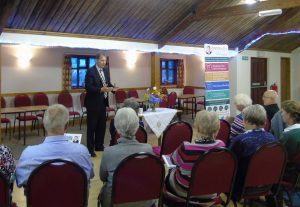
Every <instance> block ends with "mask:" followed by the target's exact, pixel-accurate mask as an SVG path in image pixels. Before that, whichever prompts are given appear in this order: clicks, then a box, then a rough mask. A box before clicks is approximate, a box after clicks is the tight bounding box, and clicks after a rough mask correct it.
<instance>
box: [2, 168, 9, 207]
mask: <svg viewBox="0 0 300 207" xmlns="http://www.w3.org/2000/svg"><path fill="white" fill-rule="evenodd" d="M0 206H3V207H10V188H9V182H8V180H7V179H6V177H5V176H4V175H3V174H2V173H1V171H0Z"/></svg>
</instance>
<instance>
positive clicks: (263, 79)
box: [251, 57, 268, 105]
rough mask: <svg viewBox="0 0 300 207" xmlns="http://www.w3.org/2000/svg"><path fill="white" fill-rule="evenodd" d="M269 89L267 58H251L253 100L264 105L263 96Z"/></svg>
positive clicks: (254, 102)
mask: <svg viewBox="0 0 300 207" xmlns="http://www.w3.org/2000/svg"><path fill="white" fill-rule="evenodd" d="M267 89H268V87H267V58H254V57H252V58H251V99H252V101H253V104H261V105H263V101H262V96H263V94H264V92H265V91H266V90H267Z"/></svg>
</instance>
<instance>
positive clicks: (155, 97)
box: [144, 86, 164, 111]
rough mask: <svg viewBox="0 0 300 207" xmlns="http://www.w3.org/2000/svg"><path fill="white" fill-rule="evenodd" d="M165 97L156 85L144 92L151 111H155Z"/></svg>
mask: <svg viewBox="0 0 300 207" xmlns="http://www.w3.org/2000/svg"><path fill="white" fill-rule="evenodd" d="M163 98H164V94H162V93H161V92H160V90H159V89H158V88H157V87H156V86H154V87H153V88H151V89H150V88H148V89H147V91H146V93H145V94H144V99H145V101H146V102H147V103H148V106H149V108H151V111H155V109H156V108H157V107H158V106H159V103H160V102H161V100H162V99H163Z"/></svg>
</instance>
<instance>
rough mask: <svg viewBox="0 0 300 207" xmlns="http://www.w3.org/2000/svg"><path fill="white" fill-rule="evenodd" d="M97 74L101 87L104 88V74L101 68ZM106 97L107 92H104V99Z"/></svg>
mask: <svg viewBox="0 0 300 207" xmlns="http://www.w3.org/2000/svg"><path fill="white" fill-rule="evenodd" d="M99 74H100V78H101V82H102V85H103V86H106V81H105V77H104V72H103V69H102V68H100V70H99ZM107 96H108V93H107V92H104V98H107Z"/></svg>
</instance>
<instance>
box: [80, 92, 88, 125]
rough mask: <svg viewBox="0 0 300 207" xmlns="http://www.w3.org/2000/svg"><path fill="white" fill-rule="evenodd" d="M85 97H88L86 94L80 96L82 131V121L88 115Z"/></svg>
mask: <svg viewBox="0 0 300 207" xmlns="http://www.w3.org/2000/svg"><path fill="white" fill-rule="evenodd" d="M85 96H86V92H85V91H84V92H82V93H81V94H80V97H79V98H80V107H81V117H80V127H79V128H80V130H81V125H82V120H83V116H84V115H86V113H87V112H86V108H85V106H84V100H85Z"/></svg>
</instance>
